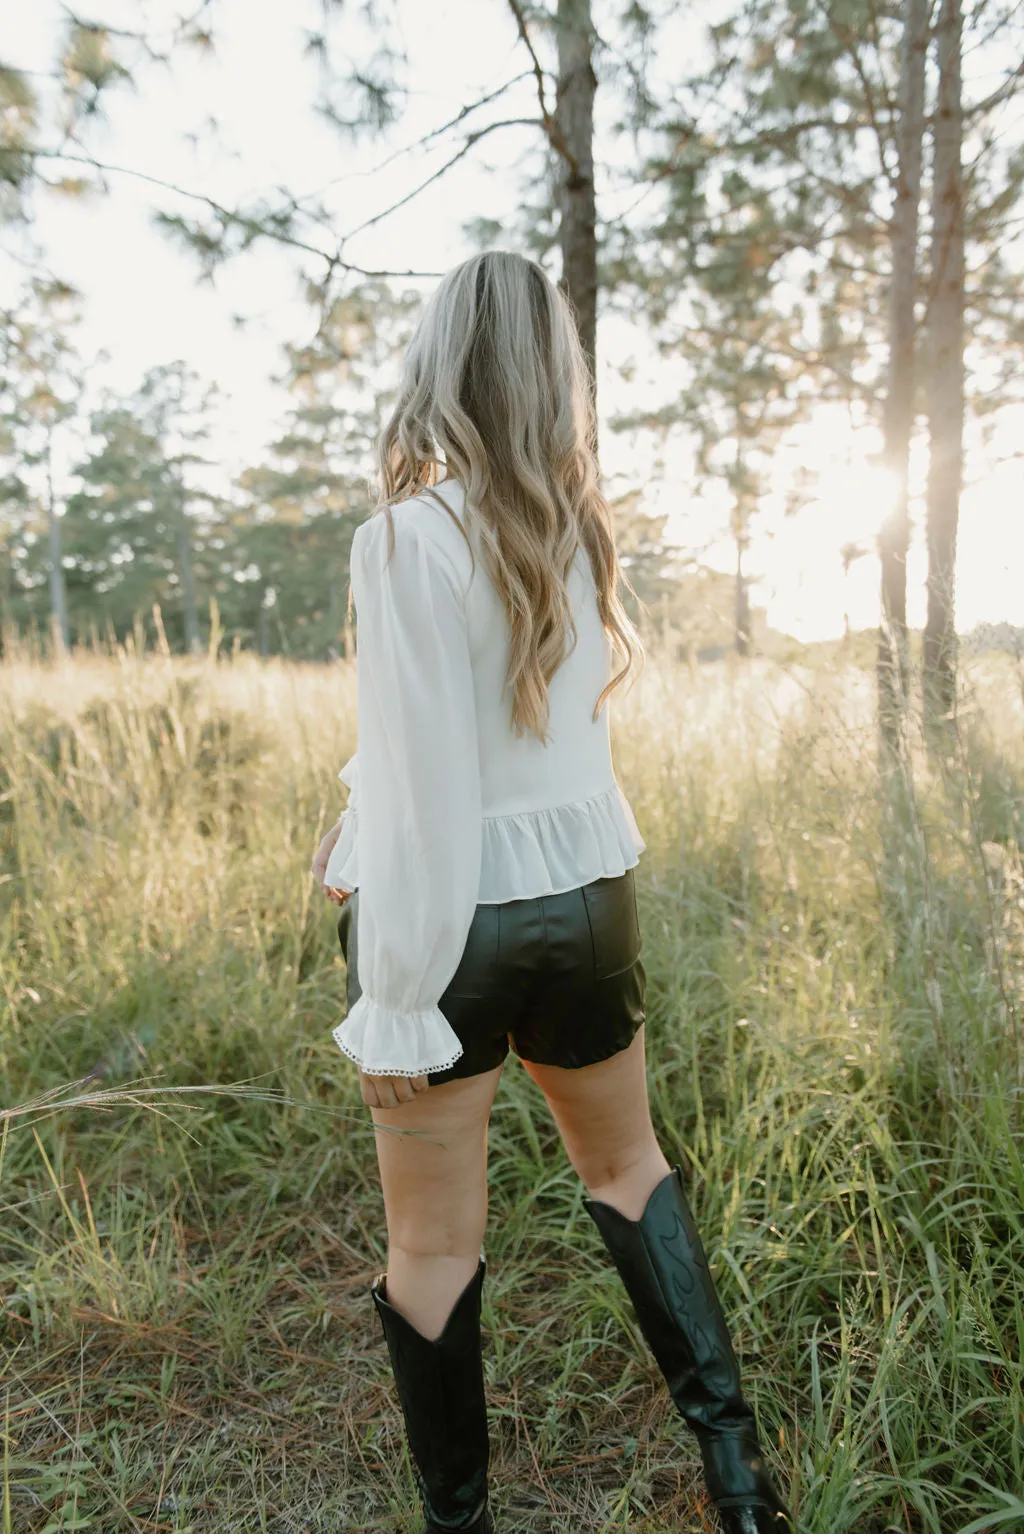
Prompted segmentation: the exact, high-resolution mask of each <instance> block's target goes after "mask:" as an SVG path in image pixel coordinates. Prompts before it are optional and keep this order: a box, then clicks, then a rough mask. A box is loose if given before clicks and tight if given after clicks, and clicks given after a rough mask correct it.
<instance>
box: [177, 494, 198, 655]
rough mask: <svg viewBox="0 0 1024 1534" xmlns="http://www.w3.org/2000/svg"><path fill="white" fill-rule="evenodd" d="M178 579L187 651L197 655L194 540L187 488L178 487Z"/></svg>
mask: <svg viewBox="0 0 1024 1534" xmlns="http://www.w3.org/2000/svg"><path fill="white" fill-rule="evenodd" d="M178 579H179V580H180V581H181V613H182V619H183V622H184V626H185V649H186V650H188V651H189V653H190V654H193V655H194V654H195V653H196V652H197V651H198V650H199V649H200V648H201V641H200V638H199V613H198V610H197V608H196V583H195V577H194V575H193V573H192V539H191V529H190V527H189V520H188V513H187V512H186V510H185V487H184V486H183V485H179V486H178Z"/></svg>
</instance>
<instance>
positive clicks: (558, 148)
mask: <svg viewBox="0 0 1024 1534" xmlns="http://www.w3.org/2000/svg"><path fill="white" fill-rule="evenodd" d="M508 3H509V6H510V8H511V11H512V14H513V16H514V17H515V18H516V26H517V27H518V28H519V36H520V37H521V38H522V41H523V43H524V44H525V47H526V51H527V53H528V54H529V55H530V60H531V62H532V64H533V73H534V75H535V76H536V78H537V100H538V102H539V104H540V116H541V123H542V125H543V128H544V132H545V133H546V134H547V136H548V142H549V143H550V145H551V147H552V149H554V150H555V152H556V153H557V154H560V155H561V156H562V159H563V160H564V161H565V162H566V164H567V165H568V167H569V170H570V172H571V174H572V175H573V176H578V175H579V172H580V168H579V162H578V161H577V159H576V156H575V155H574V154H573V152H572V150H571V149H570V148H569V146H568V144H567V143H566V142H565V136H564V134H563V133H562V130H561V128H560V127H559V126H558V123H557V122H556V120H555V118H554V117H553V115H552V114H551V113H550V112H549V111H548V104H547V100H546V98H545V95H544V71H543V69H542V68H541V62H540V59H539V58H538V57H537V53H536V50H535V48H534V46H533V39H532V38H531V37H530V33H529V31H528V29H527V26H526V18H525V16H524V15H523V8H522V6H521V5H520V3H519V0H508Z"/></svg>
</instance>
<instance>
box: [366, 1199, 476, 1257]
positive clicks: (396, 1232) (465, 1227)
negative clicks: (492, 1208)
mask: <svg viewBox="0 0 1024 1534" xmlns="http://www.w3.org/2000/svg"><path fill="white" fill-rule="evenodd" d="M387 1223H388V1246H389V1248H390V1249H391V1250H392V1251H398V1252H402V1253H403V1254H404V1255H405V1256H407V1257H412V1258H430V1257H469V1256H472V1255H473V1254H476V1255H479V1253H480V1248H481V1246H482V1245H483V1242H484V1236H485V1234H486V1230H487V1210H486V1207H484V1208H482V1209H481V1208H479V1207H476V1206H474V1207H470V1208H463V1209H460V1210H459V1211H458V1214H457V1215H453V1214H451V1213H450V1212H445V1213H441V1212H438V1211H434V1212H432V1211H431V1210H430V1208H429V1206H423V1207H421V1208H419V1209H416V1210H415V1211H410V1212H408V1213H403V1214H401V1215H400V1216H389V1218H388V1222H387Z"/></svg>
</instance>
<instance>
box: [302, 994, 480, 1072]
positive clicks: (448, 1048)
mask: <svg viewBox="0 0 1024 1534" xmlns="http://www.w3.org/2000/svg"><path fill="white" fill-rule="evenodd" d="M331 1036H332V1038H333V1039H334V1042H335V1043H336V1044H337V1046H338V1048H339V1049H340V1050H341V1052H342V1054H345V1055H348V1057H349V1059H350V1060H354V1061H355V1062H356V1064H357V1065H358V1066H359V1069H360V1070H361V1071H363V1072H365V1074H366V1075H368V1076H425V1075H426V1074H427V1072H428V1071H444V1070H447V1069H448V1067H449V1066H450V1065H454V1064H455V1062H456V1060H458V1059H459V1057H460V1056H461V1055H462V1053H463V1049H462V1041H461V1039H460V1038H459V1036H458V1034H457V1033H456V1032H455V1029H454V1028H453V1027H452V1025H451V1023H450V1022H449V1021H448V1019H447V1018H446V1017H445V1015H444V1013H443V1012H442V1011H441V1009H440V1007H425V1008H424V1009H423V1010H422V1011H416V1012H396V1011H395V1009H394V1008H393V1007H386V1006H383V1005H382V1004H381V1003H380V1002H376V1001H371V1000H370V998H369V997H368V996H367V995H366V992H365V991H364V992H363V994H362V995H361V996H360V997H359V1000H358V1001H357V1002H356V1003H355V1005H354V1006H353V1008H352V1010H351V1011H350V1012H349V1014H348V1016H347V1017H346V1018H344V1020H343V1021H342V1022H340V1023H339V1024H338V1026H337V1027H336V1028H332V1030H331ZM411 1062H412V1063H411Z"/></svg>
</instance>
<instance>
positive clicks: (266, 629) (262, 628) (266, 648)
mask: <svg viewBox="0 0 1024 1534" xmlns="http://www.w3.org/2000/svg"><path fill="white" fill-rule="evenodd" d="M256 642H257V644H258V646H259V652H260V655H261V656H262V658H263V659H264V660H266V658H267V656H268V655H269V654H270V610H269V608H268V607H267V588H266V587H265V586H264V587H263V590H262V592H261V593H260V614H259V626H258V628H257V634H256Z"/></svg>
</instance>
